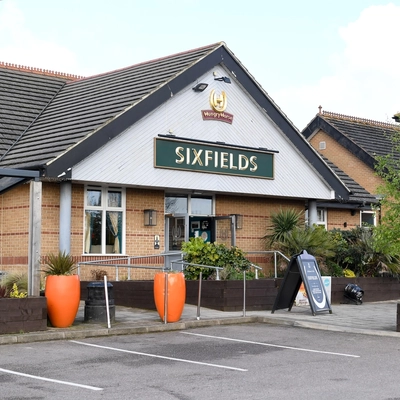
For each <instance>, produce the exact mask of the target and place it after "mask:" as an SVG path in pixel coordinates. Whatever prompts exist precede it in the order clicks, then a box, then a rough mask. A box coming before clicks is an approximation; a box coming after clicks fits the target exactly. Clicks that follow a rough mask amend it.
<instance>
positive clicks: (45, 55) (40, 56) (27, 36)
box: [0, 1, 81, 74]
mask: <svg viewBox="0 0 400 400" xmlns="http://www.w3.org/2000/svg"><path fill="white" fill-rule="evenodd" d="M0 7H1V8H0V10H1V14H0V54H1V60H0V61H3V62H9V63H12V64H17V65H24V66H29V67H36V68H43V69H47V70H52V71H58V72H67V73H75V74H81V73H79V72H78V66H77V60H76V55H75V54H74V52H72V51H71V50H69V49H68V48H66V47H63V46H60V45H58V44H56V43H55V42H53V41H51V40H43V39H40V38H38V37H36V36H35V35H34V34H33V33H32V32H30V31H29V30H28V29H27V28H26V23H25V22H26V21H25V16H24V15H23V13H22V12H21V11H20V10H19V9H18V8H17V6H16V5H15V3H13V2H12V1H7V2H5V3H4V4H2V5H0Z"/></svg>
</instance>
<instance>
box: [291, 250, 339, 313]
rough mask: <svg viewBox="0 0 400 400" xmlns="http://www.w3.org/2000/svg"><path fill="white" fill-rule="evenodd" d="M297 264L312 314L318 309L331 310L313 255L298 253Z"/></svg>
mask: <svg viewBox="0 0 400 400" xmlns="http://www.w3.org/2000/svg"><path fill="white" fill-rule="evenodd" d="M297 264H298V266H299V269H300V271H301V272H302V273H301V275H302V278H303V282H304V287H305V289H306V293H307V297H308V300H309V302H310V306H311V309H312V310H313V314H315V313H316V312H318V311H330V312H332V311H331V306H330V304H329V300H328V296H327V295H326V292H325V286H324V283H323V282H322V278H321V274H320V272H319V267H318V265H317V261H316V259H315V257H313V256H311V255H310V254H308V253H307V252H306V253H303V254H300V255H299V256H298V257H297Z"/></svg>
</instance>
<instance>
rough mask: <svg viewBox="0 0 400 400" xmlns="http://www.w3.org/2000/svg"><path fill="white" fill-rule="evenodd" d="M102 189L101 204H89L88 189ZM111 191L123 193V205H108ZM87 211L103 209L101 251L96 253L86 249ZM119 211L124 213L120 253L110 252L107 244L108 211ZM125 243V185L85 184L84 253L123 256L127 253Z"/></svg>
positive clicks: (86, 254) (88, 254) (87, 254)
mask: <svg viewBox="0 0 400 400" xmlns="http://www.w3.org/2000/svg"><path fill="white" fill-rule="evenodd" d="M90 190H93V191H100V192H101V195H100V199H101V204H100V206H93V205H88V191H90ZM109 192H120V193H121V206H120V207H119V206H117V207H115V206H108V193H109ZM86 211H101V221H102V224H101V225H102V226H101V244H100V246H101V251H100V252H96V253H88V252H86V251H85V246H86V243H85V237H86ZM110 211H111V212H112V211H117V212H121V213H122V221H121V228H122V234H121V244H120V246H121V252H120V253H108V252H107V245H106V225H107V223H106V221H107V212H110ZM125 244H126V190H125V188H123V187H118V186H109V185H91V184H88V185H85V188H84V207H83V255H85V256H93V255H105V256H121V255H124V254H125Z"/></svg>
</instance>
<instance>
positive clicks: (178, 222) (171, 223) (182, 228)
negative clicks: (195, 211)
mask: <svg viewBox="0 0 400 400" xmlns="http://www.w3.org/2000/svg"><path fill="white" fill-rule="evenodd" d="M187 226H188V215H187V214H175V215H167V216H166V217H165V228H166V229H165V232H167V235H166V238H165V250H166V252H169V251H180V250H181V245H182V242H185V241H187V240H188V233H187V231H188V229H187Z"/></svg>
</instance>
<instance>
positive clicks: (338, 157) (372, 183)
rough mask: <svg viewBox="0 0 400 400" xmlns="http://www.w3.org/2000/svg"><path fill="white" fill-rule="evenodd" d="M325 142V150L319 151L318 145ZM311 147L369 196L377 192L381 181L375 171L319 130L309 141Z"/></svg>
mask: <svg viewBox="0 0 400 400" xmlns="http://www.w3.org/2000/svg"><path fill="white" fill-rule="evenodd" d="M320 142H325V143H326V149H325V150H320V149H319V143H320ZM310 143H311V145H312V146H313V147H314V148H315V150H317V151H318V152H319V153H320V154H322V155H323V156H325V157H326V158H327V159H329V160H330V161H332V162H333V163H334V164H335V165H336V166H338V167H339V168H340V169H341V170H342V171H344V172H345V173H346V174H347V175H348V176H350V177H351V178H352V179H353V180H355V181H356V182H357V183H358V184H359V185H360V186H362V187H363V188H364V189H366V190H368V192H370V193H371V194H375V193H376V192H377V187H378V186H379V185H380V184H382V179H381V178H379V177H378V176H376V175H375V171H374V170H373V169H371V168H369V167H368V166H367V165H365V164H364V163H363V162H362V161H360V160H359V159H358V158H357V157H356V156H355V155H353V154H352V153H350V152H349V151H348V150H347V149H345V148H344V147H343V146H342V145H340V144H339V143H338V142H336V141H335V140H334V139H332V138H331V137H330V136H329V135H328V134H326V133H325V132H323V131H322V130H320V131H319V132H318V133H317V134H316V135H315V136H313V137H312V139H311V140H310Z"/></svg>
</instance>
